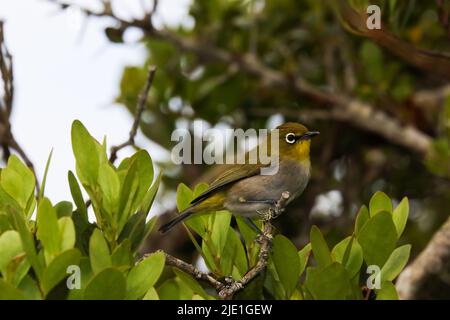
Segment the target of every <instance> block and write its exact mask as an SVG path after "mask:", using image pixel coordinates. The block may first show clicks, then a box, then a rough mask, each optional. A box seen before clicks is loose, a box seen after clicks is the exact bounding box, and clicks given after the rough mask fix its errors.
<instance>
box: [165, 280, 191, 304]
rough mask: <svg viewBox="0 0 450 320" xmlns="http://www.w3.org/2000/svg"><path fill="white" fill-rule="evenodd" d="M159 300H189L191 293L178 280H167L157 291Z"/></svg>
mask: <svg viewBox="0 0 450 320" xmlns="http://www.w3.org/2000/svg"><path fill="white" fill-rule="evenodd" d="M158 294H159V298H160V299H161V300H188V299H189V300H190V299H192V295H193V293H192V291H191V289H189V287H188V286H186V285H185V284H184V283H183V282H181V281H180V280H179V279H177V278H175V279H169V280H167V281H165V282H164V283H163V284H162V285H161V287H159V289H158Z"/></svg>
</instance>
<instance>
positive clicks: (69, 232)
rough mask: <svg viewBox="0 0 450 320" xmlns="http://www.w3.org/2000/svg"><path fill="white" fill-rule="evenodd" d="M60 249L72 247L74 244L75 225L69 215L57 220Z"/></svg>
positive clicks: (64, 249)
mask: <svg viewBox="0 0 450 320" xmlns="http://www.w3.org/2000/svg"><path fill="white" fill-rule="evenodd" d="M58 227H59V243H60V250H61V251H66V250H68V249H72V248H73V246H74V245H75V227H74V224H73V221H72V218H70V217H62V218H60V219H59V220H58Z"/></svg>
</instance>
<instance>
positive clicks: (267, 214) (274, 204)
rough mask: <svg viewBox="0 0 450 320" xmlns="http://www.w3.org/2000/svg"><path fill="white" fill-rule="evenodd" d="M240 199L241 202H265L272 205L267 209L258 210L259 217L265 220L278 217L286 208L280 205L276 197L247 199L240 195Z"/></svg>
mask: <svg viewBox="0 0 450 320" xmlns="http://www.w3.org/2000/svg"><path fill="white" fill-rule="evenodd" d="M239 201H240V202H241V203H263V204H268V205H270V207H269V208H268V209H267V210H256V212H257V213H258V215H259V217H260V218H261V219H262V220H263V221H268V220H272V219H275V218H277V217H278V216H279V215H280V214H281V213H282V212H283V210H284V209H283V208H281V207H280V206H279V205H278V201H277V200H274V199H260V200H247V199H244V198H243V197H240V198H239Z"/></svg>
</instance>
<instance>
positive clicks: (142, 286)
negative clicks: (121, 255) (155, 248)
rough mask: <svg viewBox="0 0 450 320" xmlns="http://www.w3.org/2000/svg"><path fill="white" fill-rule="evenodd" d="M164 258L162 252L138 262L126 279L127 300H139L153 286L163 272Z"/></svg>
mask: <svg viewBox="0 0 450 320" xmlns="http://www.w3.org/2000/svg"><path fill="white" fill-rule="evenodd" d="M165 261H166V258H165V255H164V253H163V252H156V253H153V254H151V255H150V256H148V257H147V258H145V259H144V260H142V261H141V262H139V263H138V264H137V265H136V266H134V267H133V269H131V271H130V272H129V273H128V277H127V293H126V298H127V299H132V300H134V299H139V298H142V296H144V294H145V293H146V292H147V291H148V290H149V289H150V287H152V286H154V285H155V283H156V281H158V278H159V276H160V275H161V273H162V271H163V270H164V264H165Z"/></svg>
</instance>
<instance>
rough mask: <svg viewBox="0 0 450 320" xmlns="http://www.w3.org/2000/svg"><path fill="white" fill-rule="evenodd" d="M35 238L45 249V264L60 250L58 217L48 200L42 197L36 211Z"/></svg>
mask: <svg viewBox="0 0 450 320" xmlns="http://www.w3.org/2000/svg"><path fill="white" fill-rule="evenodd" d="M36 220H37V238H38V239H39V240H40V241H41V243H42V245H43V247H44V250H45V257H46V258H45V260H46V262H47V264H49V263H50V262H51V260H52V259H53V258H54V256H55V255H56V254H57V253H58V252H59V251H60V242H59V228H58V219H57V216H56V211H55V208H53V206H52V204H51V202H50V200H48V199H47V198H43V199H42V201H41V202H40V203H39V208H38V211H37V218H36Z"/></svg>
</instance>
